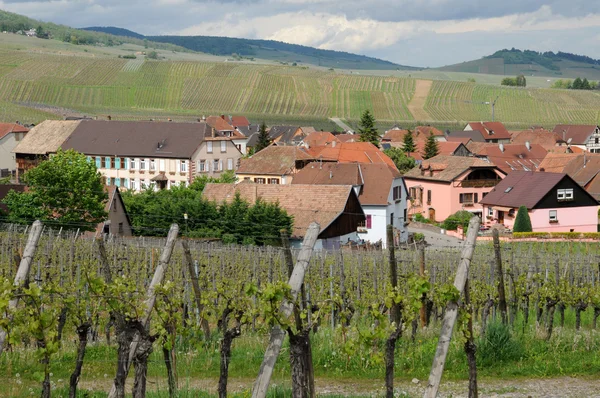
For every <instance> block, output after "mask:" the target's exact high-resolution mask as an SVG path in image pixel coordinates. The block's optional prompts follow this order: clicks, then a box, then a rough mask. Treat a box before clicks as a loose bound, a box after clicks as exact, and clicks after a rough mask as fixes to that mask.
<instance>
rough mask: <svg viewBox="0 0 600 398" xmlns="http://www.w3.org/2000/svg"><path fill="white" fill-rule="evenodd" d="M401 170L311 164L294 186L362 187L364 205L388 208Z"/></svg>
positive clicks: (386, 166)
mask: <svg viewBox="0 0 600 398" xmlns="http://www.w3.org/2000/svg"><path fill="white" fill-rule="evenodd" d="M400 177H401V175H400V173H399V172H398V170H395V169H392V168H391V167H389V166H388V165H386V164H359V163H328V162H325V163H319V162H315V163H311V164H309V165H307V166H306V167H305V168H304V169H302V170H301V171H299V172H298V174H296V175H295V176H294V180H293V181H292V184H325V185H354V186H357V185H360V186H362V188H361V190H360V194H359V195H358V199H359V200H360V203H361V205H363V206H365V205H375V206H387V205H388V197H389V194H390V190H391V187H392V182H393V181H394V179H395V178H400Z"/></svg>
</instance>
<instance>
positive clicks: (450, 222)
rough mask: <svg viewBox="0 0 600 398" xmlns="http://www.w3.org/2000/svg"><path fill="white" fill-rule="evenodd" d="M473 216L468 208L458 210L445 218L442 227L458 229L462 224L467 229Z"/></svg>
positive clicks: (450, 229) (451, 229) (452, 229)
mask: <svg viewBox="0 0 600 398" xmlns="http://www.w3.org/2000/svg"><path fill="white" fill-rule="evenodd" d="M471 218H473V213H471V212H469V211H466V210H460V211H457V212H456V213H454V214H452V215H450V216H449V217H448V218H447V219H445V220H444V222H443V223H442V228H443V229H446V230H448V231H456V229H457V228H458V226H459V225H460V226H462V227H463V229H464V230H465V231H466V230H467V227H468V226H469V221H471Z"/></svg>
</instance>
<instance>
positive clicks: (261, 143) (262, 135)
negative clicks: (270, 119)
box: [254, 122, 271, 153]
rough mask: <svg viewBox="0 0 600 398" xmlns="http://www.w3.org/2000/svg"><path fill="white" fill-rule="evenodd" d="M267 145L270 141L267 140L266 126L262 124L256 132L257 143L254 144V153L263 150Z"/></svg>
mask: <svg viewBox="0 0 600 398" xmlns="http://www.w3.org/2000/svg"><path fill="white" fill-rule="evenodd" d="M269 145H271V139H270V138H269V133H267V125H266V124H265V122H262V124H261V125H260V129H259V130H258V143H257V144H256V148H255V150H254V153H256V152H258V151H260V150H263V149H265V148H266V147H268V146H269Z"/></svg>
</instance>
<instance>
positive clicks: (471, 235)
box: [423, 216, 481, 398]
mask: <svg viewBox="0 0 600 398" xmlns="http://www.w3.org/2000/svg"><path fill="white" fill-rule="evenodd" d="M480 225H481V219H480V218H479V217H477V216H475V217H473V218H471V221H470V222H469V231H468V233H467V239H466V240H465V243H464V246H463V249H462V253H461V256H460V263H459V265H458V270H457V272H456V277H455V279H454V287H455V288H456V289H457V290H458V291H459V292H460V293H461V294H462V293H463V291H464V289H465V284H466V282H467V278H468V275H469V266H470V264H471V259H472V258H473V252H474V251H475V243H476V241H477V233H478V232H479V226H480ZM457 317H458V303H457V302H456V301H450V302H448V304H447V306H446V313H445V315H444V320H443V321H442V330H441V332H440V339H439V340H438V346H437V349H436V351H435V357H434V358H433V365H432V366H431V373H429V381H428V383H427V388H426V389H425V394H423V398H436V396H437V393H438V390H439V388H440V381H441V380H442V374H443V373H444V365H445V364H446V356H447V355H448V349H449V347H450V340H451V339H452V331H453V330H454V324H455V323H456V318H457Z"/></svg>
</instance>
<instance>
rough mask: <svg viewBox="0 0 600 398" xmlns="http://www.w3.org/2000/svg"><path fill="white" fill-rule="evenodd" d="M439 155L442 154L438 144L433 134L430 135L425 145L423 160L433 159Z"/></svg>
mask: <svg viewBox="0 0 600 398" xmlns="http://www.w3.org/2000/svg"><path fill="white" fill-rule="evenodd" d="M438 153H440V149H439V147H438V142H437V141H436V139H435V137H434V136H433V133H429V137H427V142H426V143H425V153H424V154H423V159H431V158H432V157H434V156H437V154H438Z"/></svg>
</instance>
